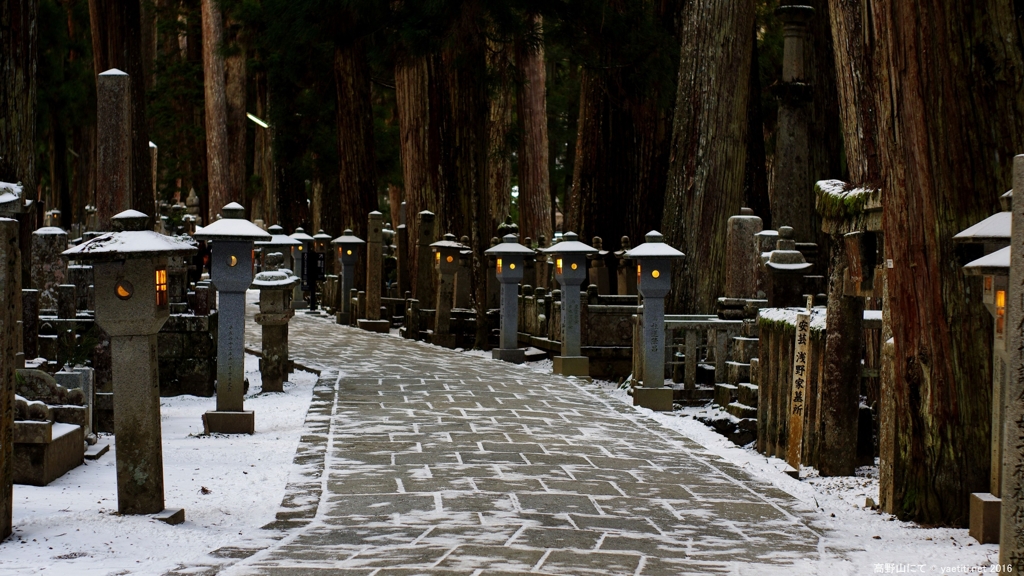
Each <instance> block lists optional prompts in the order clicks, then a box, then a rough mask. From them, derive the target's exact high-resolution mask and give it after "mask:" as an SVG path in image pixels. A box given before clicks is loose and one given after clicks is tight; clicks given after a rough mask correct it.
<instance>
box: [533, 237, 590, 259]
mask: <svg viewBox="0 0 1024 576" xmlns="http://www.w3.org/2000/svg"><path fill="white" fill-rule="evenodd" d="M541 252H543V253H545V254H594V253H595V252H597V248H594V247H593V246H591V245H589V244H585V243H583V242H580V241H579V236H578V235H577V234H576V233H575V232H566V233H565V234H562V241H561V242H556V243H555V244H553V245H551V246H549V247H547V248H545V249H543V250H541Z"/></svg>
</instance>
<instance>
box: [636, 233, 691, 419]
mask: <svg viewBox="0 0 1024 576" xmlns="http://www.w3.org/2000/svg"><path fill="white" fill-rule="evenodd" d="M646 240H647V241H646V242H644V243H643V244H641V245H639V246H637V247H636V248H633V249H632V250H629V251H628V252H626V254H625V257H626V258H629V259H631V260H635V261H636V287H637V290H638V291H639V292H640V296H642V297H643V299H644V300H643V307H644V318H643V355H644V362H643V370H644V372H643V384H644V385H643V388H636V389H634V390H633V403H634V404H638V405H640V406H644V407H647V408H652V409H654V410H671V409H672V389H671V388H666V387H665V296H666V295H667V294H668V291H669V289H670V288H671V287H672V261H673V260H678V259H680V258H683V256H684V255H683V253H682V252H680V251H679V250H676V249H675V248H673V247H671V246H669V245H668V244H666V243H665V241H664V237H663V236H662V235H661V233H660V232H657V231H651V232H648V233H647V237H646Z"/></svg>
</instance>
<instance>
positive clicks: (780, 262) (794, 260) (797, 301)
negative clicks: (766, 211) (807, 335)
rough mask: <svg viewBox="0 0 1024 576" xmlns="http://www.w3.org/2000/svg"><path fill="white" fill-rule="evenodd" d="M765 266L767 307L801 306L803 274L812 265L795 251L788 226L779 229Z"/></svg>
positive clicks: (791, 232)
mask: <svg viewBox="0 0 1024 576" xmlns="http://www.w3.org/2000/svg"><path fill="white" fill-rule="evenodd" d="M765 266H767V268H768V286H767V292H768V294H767V296H768V306H770V307H772V308H784V307H787V306H801V305H802V304H803V303H804V300H805V299H804V296H803V288H804V274H806V273H807V272H808V271H809V270H810V269H811V267H812V266H814V265H813V264H811V263H810V262H807V261H806V260H805V259H804V255H803V253H801V252H800V251H799V250H797V249H796V240H794V239H793V229H792V228H790V227H789V226H781V227H780V228H779V241H778V243H777V244H776V246H775V250H772V252H771V254H770V255H769V257H768V262H767V264H765Z"/></svg>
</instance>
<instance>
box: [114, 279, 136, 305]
mask: <svg viewBox="0 0 1024 576" xmlns="http://www.w3.org/2000/svg"><path fill="white" fill-rule="evenodd" d="M114 291H115V292H116V293H117V297H118V298H120V299H121V300H128V299H130V298H131V297H132V295H133V294H135V287H134V286H132V283H131V282H129V281H127V280H120V281H118V283H117V285H115V286H114Z"/></svg>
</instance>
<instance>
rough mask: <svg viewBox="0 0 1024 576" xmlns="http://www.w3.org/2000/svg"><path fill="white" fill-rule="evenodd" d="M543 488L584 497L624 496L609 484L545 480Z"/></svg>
mask: <svg viewBox="0 0 1024 576" xmlns="http://www.w3.org/2000/svg"><path fill="white" fill-rule="evenodd" d="M544 486H545V487H547V489H548V490H549V491H551V492H567V493H571V494H582V495H585V496H624V494H623V493H622V492H621V491H619V490H616V489H615V486H614V485H612V483H610V482H580V481H578V479H577V480H575V481H574V480H546V481H544Z"/></svg>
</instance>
